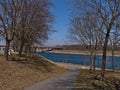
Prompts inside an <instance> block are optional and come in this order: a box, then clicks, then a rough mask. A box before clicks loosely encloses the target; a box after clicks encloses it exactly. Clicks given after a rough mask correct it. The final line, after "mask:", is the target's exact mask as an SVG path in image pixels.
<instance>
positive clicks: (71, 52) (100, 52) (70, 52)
mask: <svg viewBox="0 0 120 90" xmlns="http://www.w3.org/2000/svg"><path fill="white" fill-rule="evenodd" d="M50 52H54V53H67V54H85V55H88V54H89V52H88V51H87V50H53V51H50ZM97 55H102V50H99V51H98V52H97ZM111 55H112V51H111V50H107V56H111ZM114 55H115V56H120V51H115V54H114Z"/></svg>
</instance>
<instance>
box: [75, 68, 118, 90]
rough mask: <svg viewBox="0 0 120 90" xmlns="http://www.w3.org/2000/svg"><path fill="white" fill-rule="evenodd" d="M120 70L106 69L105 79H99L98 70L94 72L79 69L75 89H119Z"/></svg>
mask: <svg viewBox="0 0 120 90" xmlns="http://www.w3.org/2000/svg"><path fill="white" fill-rule="evenodd" d="M119 76H120V72H112V71H106V75H105V80H104V81H100V71H99V70H97V71H96V72H95V74H93V73H90V71H89V70H86V69H81V70H80V74H79V76H78V81H77V88H78V89H77V90H120V77H119Z"/></svg>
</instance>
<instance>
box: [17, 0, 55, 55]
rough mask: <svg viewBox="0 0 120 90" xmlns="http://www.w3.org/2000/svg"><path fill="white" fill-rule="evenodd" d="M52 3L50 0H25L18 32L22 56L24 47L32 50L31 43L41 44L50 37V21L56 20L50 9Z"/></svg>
mask: <svg viewBox="0 0 120 90" xmlns="http://www.w3.org/2000/svg"><path fill="white" fill-rule="evenodd" d="M51 5H52V4H51V3H50V2H49V1H48V0H28V1H26V0H24V2H23V4H22V11H21V18H20V23H19V24H20V28H19V29H20V30H18V32H17V34H16V40H17V41H18V42H19V55H20V56H21V54H22V52H23V48H25V51H26V52H30V51H31V50H30V49H31V45H34V44H35V43H39V44H40V43H42V42H43V41H45V40H47V39H48V35H49V31H51V27H50V23H51V22H53V20H54V18H53V15H52V14H51V12H50V10H49V9H50V6H51Z"/></svg>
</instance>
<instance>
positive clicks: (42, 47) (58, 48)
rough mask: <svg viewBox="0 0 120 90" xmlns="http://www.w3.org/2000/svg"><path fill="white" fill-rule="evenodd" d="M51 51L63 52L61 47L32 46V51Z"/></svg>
mask: <svg viewBox="0 0 120 90" xmlns="http://www.w3.org/2000/svg"><path fill="white" fill-rule="evenodd" d="M52 50H63V47H61V46H33V47H32V51H36V52H40V51H52Z"/></svg>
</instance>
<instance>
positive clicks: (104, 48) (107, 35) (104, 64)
mask: <svg viewBox="0 0 120 90" xmlns="http://www.w3.org/2000/svg"><path fill="white" fill-rule="evenodd" d="M109 33H110V30H109V29H108V31H107V34H106V37H105V42H104V46H103V56H102V66H101V81H104V79H105V67H106V51H107V44H108V39H109Z"/></svg>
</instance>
